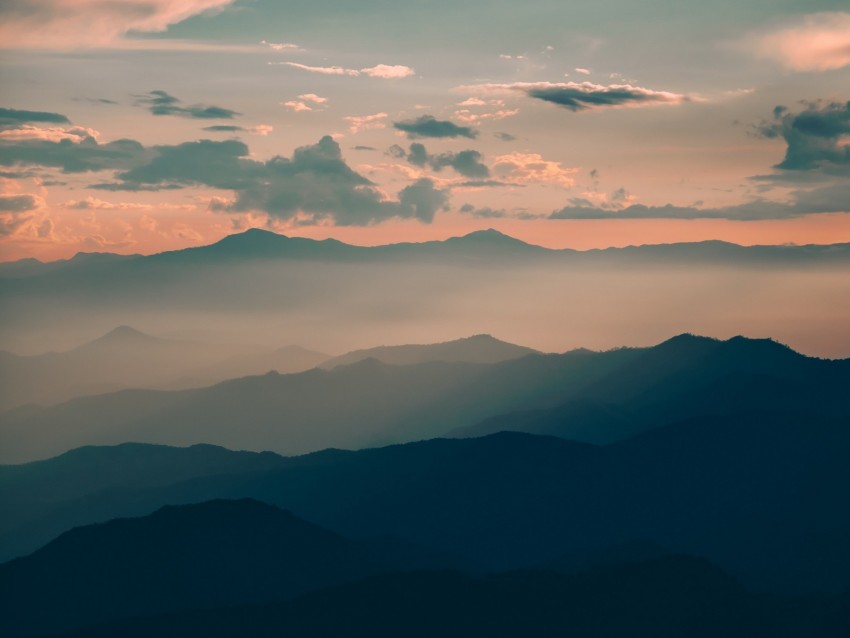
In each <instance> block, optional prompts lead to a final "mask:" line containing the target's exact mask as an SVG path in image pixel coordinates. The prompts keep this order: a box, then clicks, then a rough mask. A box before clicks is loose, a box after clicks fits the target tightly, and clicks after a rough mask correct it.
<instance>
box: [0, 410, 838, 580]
mask: <svg viewBox="0 0 850 638" xmlns="http://www.w3.org/2000/svg"><path fill="white" fill-rule="evenodd" d="M101 453H102V454H103V455H104V456H105V457H108V455H109V451H108V449H105V450H102V451H101ZM848 455H850V428H848V427H847V420H846V419H825V418H815V417H800V416H795V415H788V414H780V413H766V412H763V413H750V414H741V415H738V416H735V417H702V418H699V419H693V420H690V421H687V422H682V423H678V424H673V425H670V426H667V427H664V428H658V429H655V430H652V431H649V432H646V433H644V434H641V435H639V436H637V437H634V438H632V439H629V440H627V441H623V442H620V443H616V444H612V445H607V446H595V445H589V444H583V443H576V442H570V441H566V440H563V439H559V438H554V437H541V436H534V435H528V434H520V433H501V434H497V435H492V436H488V437H484V438H480V439H438V440H431V441H425V442H421V443H412V444H406V445H399V446H390V447H387V448H380V449H372V450H363V451H359V452H343V451H339V450H330V451H325V452H320V453H316V454H311V455H307V456H303V457H296V458H291V459H285V460H280V461H275V463H277V462H279V463H280V466H277V465H275V466H274V467H272V468H268V469H266V468H259V469H258V471H255V472H254V471H246V472H243V473H241V474H238V475H236V474H231V475H222V473H220V472H215V471H214V470H213V471H211V472H210V473H209V475H207V476H202V475H198V476H197V477H196V478H191V479H189V480H185V481H182V482H175V483H173V484H171V485H167V486H159V487H151V488H146V489H132V488H127V489H114V490H104V491H96V490H88V489H86V490H81V491H80V492H78V498H76V499H75V497H74V496H73V495H72V494H65V495H64V496H62V498H56V499H54V503H48V504H44V503H43V502H41V503H36V504H35V505H34V506H33V507H34V511H32V512H31V513H30V514H31V519H30V521H31V522H30V523H29V524H22V525H20V526H18V527H17V528H16V529H15V533H14V534H12V533H10V534H8V535H6V540H7V542H8V543H9V544H12V543H13V542H14V543H15V544H16V545H15V546H17V547H21V546H22V544H23V543H25V542H26V539H28V538H30V537H31V536H32V535H31V534H30V533H29V530H30V529H35V530H44V529H45V528H46V526H47V525H48V524H49V525H50V526H51V528H52V529H54V530H55V529H67V528H68V527H69V526H71V525H77V524H79V523H80V522H81V521H82V520H85V516H90V517H91V518H89V519H88V520H89V521H94V520H105V519H108V518H110V517H114V516H126V515H128V514H141V513H145V512H150V511H153V510H155V509H156V508H158V507H160V506H161V505H163V504H166V503H191V502H200V501H204V500H209V499H212V498H242V497H252V498H257V499H260V500H262V501H264V502H269V503H273V504H276V505H278V506H280V507H283V508H286V509H289V510H291V511H292V512H294V513H295V514H296V515H298V516H300V517H302V518H304V519H306V520H309V521H312V522H315V523H316V524H319V525H322V526H323V527H326V528H328V529H332V530H334V531H336V532H337V533H340V534H343V535H345V536H347V537H350V538H373V537H385V536H390V537H393V538H398V539H404V540H406V541H408V542H411V543H413V544H414V545H423V546H429V547H434V548H436V549H437V550H441V551H444V552H446V553H447V554H448V555H453V556H463V557H465V558H466V559H467V560H469V561H470V562H471V563H473V564H478V565H481V566H483V567H486V568H490V569H496V570H503V569H513V568H518V567H529V566H532V567H539V566H540V565H552V566H553V567H555V566H558V565H559V564H560V565H561V566H563V565H564V564H568V563H569V559H570V557H571V556H572V557H575V555H576V554H577V553H578V552H581V553H583V554H584V555H585V556H586V557H589V558H588V560H590V561H591V562H594V563H598V562H609V561H610V558H606V557H611V556H616V554H617V552H619V551H623V550H622V548H624V547H625V548H628V547H635V546H637V547H638V548H640V547H641V546H644V547H646V546H652V545H657V546H660V547H663V548H665V549H668V550H670V551H672V552H679V553H688V554H693V555H698V556H704V557H706V558H708V559H710V560H712V561H713V562H715V563H717V564H719V565H720V566H721V567H722V568H723V569H725V570H728V571H730V572H731V573H732V574H734V575H735V576H736V577H737V578H741V579H743V580H744V582H746V583H747V585H748V586H750V587H753V588H754V589H756V590H768V591H769V590H777V591H789V592H794V591H819V590H831V591H840V590H842V589H844V588H846V587H848V585H850V560H848V558H850V534H847V530H850V510H848V508H846V507H845V506H844V505H845V502H846V494H847V486H848V485H850V464H848V463H847V462H846V459H847V458H848ZM51 463H52V461H47V462H45V463H44V464H43V465H41V466H35V469H34V470H33V472H34V473H35V474H38V472H40V471H44V470H46V469H47V468H49V467H50V465H51ZM23 467H24V468H26V467H28V466H23ZM40 468H41V469H40ZM6 469H7V470H10V469H11V470H13V469H14V468H6ZM104 471H105V470H104ZM2 477H3V474H2V473H0V480H2V481H3V482H4V483H5V485H6V489H7V490H9V491H10V492H15V491H18V492H19V493H20V490H22V489H23V488H25V487H26V485H27V483H26V482H21V481H20V480H19V479H16V478H15V477H14V476H12V477H11V478H9V479H3V478H2ZM29 480H31V481H32V480H34V479H32V478H30V479H29ZM69 482H70V481H69ZM48 491H49V489H48ZM42 498H43V499H44V498H45V497H42ZM45 500H46V499H45ZM32 521H35V522H32ZM36 523H37V525H36ZM39 526H40V527H39ZM63 526H64V527H63ZM637 557H640V556H639V554H638V555H637ZM559 561H560V563H559ZM576 565H577V566H578V567H581V566H582V565H581V564H580V563H577V562H576V561H575V560H574V559H573V566H574V567H575V566H576Z"/></svg>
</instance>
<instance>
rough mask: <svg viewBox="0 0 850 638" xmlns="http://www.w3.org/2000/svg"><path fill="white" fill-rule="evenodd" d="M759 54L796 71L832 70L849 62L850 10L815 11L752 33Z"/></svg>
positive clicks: (751, 40) (749, 45) (752, 45)
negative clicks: (767, 30) (783, 23)
mask: <svg viewBox="0 0 850 638" xmlns="http://www.w3.org/2000/svg"><path fill="white" fill-rule="evenodd" d="M745 46H746V47H747V48H750V49H751V50H752V51H753V52H754V53H755V54H756V55H757V56H759V57H761V58H765V59H769V60H774V61H775V62H778V63H780V64H781V65H782V66H784V67H786V68H788V69H791V70H793V71H829V70H831V69H841V68H843V67H846V66H850V13H848V12H831V13H814V14H810V15H807V16H803V17H802V18H801V19H798V21H797V22H796V23H793V24H787V25H785V26H783V27H780V28H777V29H775V30H772V31H769V32H762V33H759V34H753V35H751V36H749V37H748V38H747V40H746V42H745Z"/></svg>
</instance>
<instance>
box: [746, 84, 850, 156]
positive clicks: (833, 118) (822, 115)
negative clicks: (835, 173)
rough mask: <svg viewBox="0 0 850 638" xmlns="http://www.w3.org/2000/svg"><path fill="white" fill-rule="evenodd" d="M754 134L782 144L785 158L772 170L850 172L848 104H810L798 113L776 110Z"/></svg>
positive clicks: (783, 109) (782, 108)
mask: <svg viewBox="0 0 850 638" xmlns="http://www.w3.org/2000/svg"><path fill="white" fill-rule="evenodd" d="M756 132H757V134H758V135H760V136H762V137H766V138H778V137H782V138H783V139H784V140H785V142H786V144H787V148H786V151H785V157H784V159H783V160H782V161H781V162H780V163H779V164H777V165H776V166H775V167H774V168H778V169H782V170H806V171H810V170H815V169H819V170H825V169H828V168H829V167H830V166H833V167H846V168H850V101H848V102H844V103H839V102H828V103H823V102H814V103H809V104H808V105H807V107H806V109H805V110H803V111H801V112H799V113H793V112H791V111H789V110H788V109H787V108H785V107H784V106H777V107H776V108H775V109H774V110H773V120H772V121H770V122H762V123H761V124H759V125H758V126H757V127H756Z"/></svg>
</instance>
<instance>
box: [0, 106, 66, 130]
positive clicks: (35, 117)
mask: <svg viewBox="0 0 850 638" xmlns="http://www.w3.org/2000/svg"><path fill="white" fill-rule="evenodd" d="M36 123H43V124H70V123H71V121H70V120H69V119H68V118H67V117H65V116H64V115H62V114H61V113H49V112H47V111H20V110H18V109H5V108H0V126H15V125H18V124H36Z"/></svg>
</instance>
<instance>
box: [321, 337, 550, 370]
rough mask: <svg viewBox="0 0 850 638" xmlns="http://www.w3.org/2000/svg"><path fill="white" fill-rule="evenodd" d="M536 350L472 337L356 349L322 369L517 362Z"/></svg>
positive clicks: (490, 338)
mask: <svg viewBox="0 0 850 638" xmlns="http://www.w3.org/2000/svg"><path fill="white" fill-rule="evenodd" d="M529 354H539V353H537V351H536V350H532V349H531V348H526V347H524V346H517V345H514V344H512V343H506V342H504V341H499V340H498V339H495V338H494V337H491V336H490V335H474V336H472V337H467V338H465V339H457V340H455V341H447V342H445V343H433V344H423V345H419V344H416V345H404V346H379V347H377V348H368V349H366V350H355V351H354V352H349V353H348V354H344V355H341V356H339V357H334V358H333V359H329V360H328V361H325V362H324V363H323V364H322V367H323V368H335V367H337V366H341V365H350V364H352V363H357V362H358V361H363V360H364V359H376V360H377V361H381V362H382V363H387V364H390V365H415V364H417V363H429V362H434V361H443V362H448V363H499V362H501V361H510V360H511V359H519V358H520V357H524V356H526V355H529Z"/></svg>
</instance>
